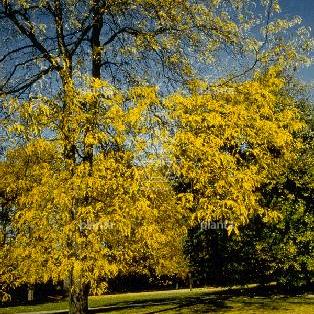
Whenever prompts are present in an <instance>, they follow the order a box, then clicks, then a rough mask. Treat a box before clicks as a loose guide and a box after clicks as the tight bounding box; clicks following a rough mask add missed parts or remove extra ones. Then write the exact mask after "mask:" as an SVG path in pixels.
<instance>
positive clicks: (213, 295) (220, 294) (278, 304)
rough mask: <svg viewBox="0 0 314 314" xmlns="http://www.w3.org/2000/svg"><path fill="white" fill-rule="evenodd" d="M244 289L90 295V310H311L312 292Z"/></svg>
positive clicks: (6, 313)
mask: <svg viewBox="0 0 314 314" xmlns="http://www.w3.org/2000/svg"><path fill="white" fill-rule="evenodd" d="M263 295H264V296H261V295H260V294H259V293H257V292H254V291H249V292H248V291H246V290H232V291H230V290H226V289H218V288H217V289H214V288H211V289H209V288H208V289H205V288H204V289H194V290H193V291H189V290H171V291H156V292H140V293H126V294H117V295H106V296H98V297H90V298H89V306H90V308H98V309H94V310H92V311H91V313H99V314H100V313H117V314H126V313H130V314H153V313H163V314H175V313H178V314H197V313H230V314H253V313H254V314H268V313H273V314H275V313H276V314H277V313H278V314H290V313H291V314H312V313H314V296H313V295H310V294H305V295H299V296H284V295H270V294H269V295H267V296H265V294H263ZM67 306H68V304H67V302H66V301H60V302H53V303H45V304H39V305H34V306H17V307H10V308H0V313H1V314H13V313H26V312H39V311H57V310H65V309H67Z"/></svg>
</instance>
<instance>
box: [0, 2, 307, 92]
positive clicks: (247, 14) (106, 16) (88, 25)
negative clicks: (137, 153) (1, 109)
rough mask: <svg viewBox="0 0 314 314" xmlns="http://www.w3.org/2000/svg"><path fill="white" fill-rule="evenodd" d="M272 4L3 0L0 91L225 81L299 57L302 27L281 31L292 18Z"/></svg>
mask: <svg viewBox="0 0 314 314" xmlns="http://www.w3.org/2000/svg"><path fill="white" fill-rule="evenodd" d="M279 10H280V9H279V6H278V1H277V0H269V1H268V0H267V1H261V2H260V3H258V6H257V7H256V6H255V3H254V2H253V1H251V0H240V1H239V0H232V1H219V0H218V1H217V0H211V1H187V0H184V1H182V0H175V1H169V0H160V1H149V0H136V1H128V0H125V1H103V0H94V1H89V0H84V1H78V0H40V1H39V0H38V1H34V0H23V1H22V0H14V1H7V0H2V1H1V3H0V23H1V24H0V26H1V30H2V41H1V51H0V53H1V55H2V57H1V58H0V64H1V74H0V90H1V92H2V93H5V94H15V95H17V96H19V95H20V96H24V97H25V96H26V95H27V94H29V93H32V94H34V93H37V92H38V91H39V92H41V93H45V94H47V93H48V92H49V93H51V94H54V93H55V90H56V89H58V88H59V87H63V88H64V85H65V84H66V82H67V81H68V80H69V79H70V78H71V77H72V76H73V74H77V73H79V74H82V73H83V74H88V75H91V76H92V77H94V78H102V79H105V80H108V81H109V82H110V83H112V84H114V85H117V84H118V85H119V86H126V85H134V84H137V83H138V82H143V81H148V82H149V84H154V85H155V84H160V85H162V86H163V89H169V88H170V85H171V84H172V85H173V84H174V86H177V85H178V84H180V82H181V83H185V82H187V81H189V80H190V79H191V78H199V77H203V78H204V77H205V78H206V79H209V80H210V79H211V80H212V79H217V75H218V76H219V77H222V78H224V80H226V79H227V80H229V79H232V78H233V77H239V76H241V75H244V74H248V73H249V72H250V71H251V70H252V69H253V68H255V67H257V66H260V65H261V64H265V62H271V61H270V60H273V61H276V60H278V58H283V57H285V56H286V58H285V59H286V62H287V61H288V60H291V59H289V56H291V55H294V56H298V58H297V59H298V60H302V61H304V60H305V59H306V56H307V54H308V50H309V49H310V46H311V45H310V42H309V32H308V30H307V29H306V28H304V27H303V28H301V29H300V30H299V31H296V32H297V35H298V36H295V37H294V38H293V39H291V38H289V35H287V34H285V33H284V31H285V30H286V29H289V28H291V27H293V26H295V25H298V24H299V23H300V19H299V18H296V19H294V20H291V21H289V20H286V19H279V18H276V16H275V14H276V13H277V12H279ZM260 13H261V14H264V18H262V19H261V16H260ZM258 28H260V33H257V32H256V29H258ZM230 56H232V58H230ZM225 60H226V62H225ZM296 63H297V60H296V58H294V63H293V64H296ZM222 64H224V66H223V67H219V65H222ZM243 64H245V68H244V69H243ZM204 68H206V69H207V68H208V70H207V71H204ZM228 69H229V70H228ZM230 69H232V70H231V71H230ZM214 73H216V74H214ZM227 75H231V76H228V77H226V76H227ZM75 79H76V80H78V79H79V78H78V77H75ZM77 83H79V82H77Z"/></svg>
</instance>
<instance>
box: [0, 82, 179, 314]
mask: <svg viewBox="0 0 314 314" xmlns="http://www.w3.org/2000/svg"><path fill="white" fill-rule="evenodd" d="M91 85H92V86H90V88H89V89H88V90H87V91H83V90H78V89H77V90H73V92H74V91H75V95H74V94H73V95H72V98H71V99H67V102H66V105H67V107H66V110H65V109H64V99H63V98H62V97H61V98H58V97H56V98H55V99H51V98H49V99H46V98H37V99H30V100H28V101H21V102H18V101H17V100H14V101H12V102H10V103H9V104H8V106H10V110H11V112H12V115H11V118H10V119H7V120H6V121H5V122H6V124H7V125H6V127H7V129H8V130H10V132H12V133H11V136H12V137H11V139H12V141H14V142H16V143H15V145H14V148H12V149H10V150H8V152H7V155H6V159H5V160H4V161H2V163H1V169H2V172H1V175H2V177H3V179H4V180H3V182H4V183H3V185H4V190H5V191H6V195H9V194H12V195H15V197H16V199H15V202H14V209H15V212H14V216H13V217H12V222H11V225H10V226H11V228H12V230H13V235H12V237H11V238H10V239H8V240H7V241H5V243H3V244H2V250H1V260H4V261H5V267H4V268H2V269H1V273H2V276H1V278H2V280H3V281H5V282H9V283H10V282H11V283H14V285H15V286H16V285H20V284H24V283H29V284H34V283H37V282H47V281H48V280H51V279H52V280H53V281H54V282H58V281H60V280H65V279H68V278H70V286H71V289H70V313H86V312H87V308H88V306H87V296H88V292H89V290H90V289H92V290H93V291H94V293H97V292H102V291H104V289H105V285H106V280H108V278H111V277H113V276H114V275H116V274H117V273H118V272H119V271H122V272H123V271H124V272H125V271H126V269H131V267H133V269H137V271H139V272H141V271H142V272H143V271H145V270H146V271H147V270H148V269H150V268H151V269H155V270H156V272H157V273H162V272H173V273H178V272H179V271H180V265H179V261H180V246H181V243H180V239H181V238H182V235H183V234H184V228H182V225H181V222H180V221H181V220H182V216H183V213H182V212H180V210H179V209H176V207H175V206H174V205H175V204H174V201H173V200H174V197H173V196H172V191H171V189H170V186H168V188H167V182H166V181H165V182H162V184H163V189H161V190H160V191H158V190H156V187H155V186H153V184H154V182H151V181H150V180H149V178H150V176H148V179H147V178H146V177H147V174H148V173H149V172H150V171H152V170H150V167H148V166H147V167H143V166H141V165H139V164H138V161H139V156H140V154H141V153H142V152H143V150H144V148H145V146H146V145H147V141H145V140H144V139H145V134H146V132H147V120H148V116H149V115H148V114H147V112H148V111H149V107H150V106H151V105H152V104H154V103H156V102H158V101H159V100H158V97H157V96H156V90H155V89H154V88H151V87H143V88H133V89H130V90H129V91H128V92H127V93H121V92H119V91H118V90H116V89H113V88H112V87H111V86H109V85H108V84H107V83H106V82H102V81H99V80H96V81H93V82H91ZM91 106H92V108H93V109H91V108H90V107H91ZM47 133H49V135H48V134H47ZM47 137H49V138H50V139H47ZM69 143H75V145H72V146H70V147H68V146H67V145H68V144H69ZM145 176H146V177H145ZM145 178H146V179H145ZM169 209H171V210H169ZM169 241H171V244H172V245H171V246H169ZM181 263H182V264H183V263H184V261H183V259H182V262H181ZM8 264H9V265H8ZM177 265H179V266H177Z"/></svg>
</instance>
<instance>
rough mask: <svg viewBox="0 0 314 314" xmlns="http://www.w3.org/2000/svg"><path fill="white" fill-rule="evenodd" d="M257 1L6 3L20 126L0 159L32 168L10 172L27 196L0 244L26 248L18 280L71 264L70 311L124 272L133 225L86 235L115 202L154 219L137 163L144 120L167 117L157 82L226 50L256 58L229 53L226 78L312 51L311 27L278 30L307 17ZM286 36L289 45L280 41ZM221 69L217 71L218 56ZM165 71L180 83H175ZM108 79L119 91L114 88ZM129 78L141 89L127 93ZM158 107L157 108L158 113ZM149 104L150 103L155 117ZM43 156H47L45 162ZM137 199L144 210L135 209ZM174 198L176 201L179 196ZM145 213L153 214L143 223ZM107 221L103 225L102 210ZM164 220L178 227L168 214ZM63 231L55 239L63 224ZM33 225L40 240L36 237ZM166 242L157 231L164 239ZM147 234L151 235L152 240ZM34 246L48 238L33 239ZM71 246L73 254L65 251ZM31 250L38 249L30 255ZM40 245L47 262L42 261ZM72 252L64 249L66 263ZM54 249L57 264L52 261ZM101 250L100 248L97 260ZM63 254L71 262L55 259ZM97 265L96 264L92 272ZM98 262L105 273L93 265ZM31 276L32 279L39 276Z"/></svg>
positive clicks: (188, 80)
mask: <svg viewBox="0 0 314 314" xmlns="http://www.w3.org/2000/svg"><path fill="white" fill-rule="evenodd" d="M261 4H262V5H261V7H260V9H261V10H263V11H266V14H265V20H263V21H261V22H260V19H259V18H258V17H257V16H255V15H254V14H253V13H252V8H253V5H254V2H253V1H249V0H241V1H238V0H236V1H216V0H213V1H208V2H204V1H194V2H193V1H192V2H191V1H187V0H184V1H181V0H180V1H179V0H175V1H168V0H162V1H157V2H156V1H149V0H138V1H101V0H94V1H76V0H64V1H61V0H60V1H57V0H56V1H52V0H51V1H49V0H40V1H31V0H19V1H18V0H16V1H15V0H14V1H6V0H3V1H1V4H0V22H1V29H3V45H1V55H2V57H1V59H0V63H1V76H0V89H1V96H2V98H1V103H0V104H1V114H2V115H4V119H2V121H3V123H4V124H5V131H8V130H10V131H11V132H13V133H12V134H13V135H12V137H11V139H10V141H7V140H6V147H8V148H10V147H11V148H12V147H13V148H12V150H11V149H9V151H8V153H7V155H6V158H5V160H4V164H3V165H4V166H3V167H4V169H8V168H7V167H10V166H12V162H10V158H13V159H14V160H16V164H22V165H25V167H24V166H22V167H21V168H19V169H21V174H23V173H25V172H23V171H22V169H24V168H25V169H28V170H27V175H24V176H23V175H21V174H19V172H18V171H17V172H16V171H15V170H14V171H13V173H17V178H19V180H15V179H14V178H13V179H12V178H11V177H9V178H8V179H7V182H9V183H12V185H13V186H11V185H10V184H9V186H8V187H6V188H5V189H6V191H8V190H9V191H10V190H11V189H13V191H16V192H19V193H18V194H17V200H16V203H15V204H14V206H13V207H14V208H13V209H14V210H16V213H14V219H13V221H12V224H13V226H14V227H15V229H16V232H17V233H16V235H15V237H13V240H12V241H13V242H12V243H10V245H7V244H5V249H4V250H3V252H5V254H15V253H14V252H20V253H21V254H20V257H21V258H20V259H16V260H15V261H16V264H15V265H13V266H14V267H13V269H17V272H16V274H18V273H20V276H21V279H20V280H17V282H23V280H25V277H24V279H23V274H25V273H26V270H27V271H29V274H35V272H34V271H33V272H32V271H31V269H36V267H38V269H40V265H42V264H41V263H47V265H46V264H45V266H47V270H48V273H46V274H42V277H41V278H40V279H41V280H46V279H47V278H48V277H49V276H52V277H53V278H56V277H58V276H59V277H63V278H64V276H65V274H66V273H67V270H68V269H70V273H71V276H72V279H73V278H74V281H73V280H72V282H73V289H72V290H71V291H72V293H73V295H72V301H73V302H72V303H71V306H72V305H73V304H74V305H75V306H77V309H72V308H71V311H72V312H75V311H77V312H84V311H85V310H86V306H87V305H86V293H87V291H88V288H89V285H93V284H94V283H95V284H96V283H97V282H96V281H97V280H96V278H99V277H101V276H110V275H111V274H113V273H115V272H116V271H117V266H116V265H117V264H119V263H118V262H117V263H115V258H114V257H113V256H119V257H120V258H121V259H120V260H122V257H124V258H125V259H127V256H125V255H124V254H122V253H121V251H120V249H122V247H123V243H128V241H129V240H130V239H129V238H128V232H127V230H129V229H128V228H127V227H126V228H125V229H123V228H121V230H120V229H119V228H120V227H119V228H118V230H119V232H117V234H115V237H114V238H110V237H109V238H107V237H106V238H105V239H103V237H104V234H105V233H100V234H99V235H98V234H97V235H95V234H94V233H92V236H89V232H88V231H86V230H85V229H86V224H87V225H89V224H92V225H93V224H95V223H96V220H97V221H98V218H96V217H97V215H98V213H99V211H100V212H102V211H103V210H105V209H106V210H107V209H108V206H109V207H110V208H116V207H118V209H115V210H116V211H117V212H118V213H119V210H121V215H120V216H119V215H117V216H113V217H111V218H110V219H112V220H111V221H114V223H115V224H117V226H121V224H122V222H123V221H124V222H125V220H126V219H127V218H126V217H128V219H131V220H132V221H135V222H136V221H138V222H141V223H142V224H143V225H145V226H147V223H148V221H150V218H149V217H148V216H147V217H146V216H145V213H155V214H156V215H157V212H156V210H155V211H153V210H152V211H149V210H148V208H151V207H154V205H152V204H154V202H153V201H152V200H153V199H155V198H152V197H151V196H149V195H146V194H145V193H143V192H142V191H141V189H140V186H141V185H140V182H142V181H145V180H141V179H140V178H144V177H145V176H144V174H143V172H145V171H144V169H143V168H141V167H140V166H139V165H138V164H137V162H138V161H139V160H140V159H141V157H143V155H145V154H144V152H145V153H146V151H145V150H143V146H145V144H147V143H148V140H147V139H148V138H149V137H150V136H149V133H150V132H149V130H148V129H149V128H148V127H150V128H151V127H152V126H153V125H154V123H156V120H154V119H157V120H160V115H158V113H160V112H162V113H163V114H164V112H163V111H162V110H163V109H159V108H160V107H159V106H158V101H159V100H158V97H157V95H156V91H155V89H154V88H152V87H151V86H153V85H157V84H160V85H161V87H162V88H161V89H160V93H162V94H165V93H167V92H168V91H167V88H168V87H169V89H170V90H171V88H173V87H177V86H183V88H184V89H185V86H188V85H190V86H191V85H193V84H194V83H195V80H194V79H198V78H199V77H207V79H208V80H209V81H210V78H208V76H209V74H208V72H209V71H205V72H206V73H202V69H203V68H204V65H206V66H208V65H209V64H211V62H213V60H216V59H217V58H221V59H224V57H225V55H226V54H228V55H229V54H230V52H232V53H234V56H235V59H237V60H238V61H241V65H242V64H243V63H245V64H247V63H249V64H250V65H249V66H248V67H247V68H246V69H245V70H243V69H242V68H240V69H239V63H236V62H234V63H232V62H231V61H232V60H230V59H229V60H228V61H227V65H228V67H225V68H224V69H225V70H226V69H227V68H232V71H228V72H227V73H226V72H223V77H224V79H223V80H221V81H220V82H219V84H226V83H227V82H229V81H232V79H233V78H238V77H240V76H242V75H244V76H245V75H247V74H248V73H250V71H251V70H252V69H253V68H255V67H256V66H258V65H259V66H260V65H264V64H269V63H270V62H275V61H277V60H278V59H281V60H282V58H284V57H285V56H287V60H292V59H291V58H288V56H289V55H294V56H297V58H296V59H293V61H295V60H299V59H301V60H303V58H306V53H307V51H308V50H309V43H308V41H307V40H306V37H307V31H306V30H305V29H303V30H302V29H301V30H300V33H299V35H300V36H298V37H297V40H298V43H299V45H297V44H296V42H294V41H289V40H288V39H285V38H284V37H282V36H281V35H282V30H284V29H286V28H289V27H290V26H293V25H295V24H298V23H299V20H298V19H296V20H294V21H292V22H290V21H286V20H280V21H277V23H276V22H275V20H274V21H272V17H273V14H274V13H275V12H277V11H278V10H279V7H278V4H277V2H276V1H262V2H261ZM259 26H262V28H263V29H262V33H261V34H259V35H258V36H256V32H255V31H254V30H255V29H256V28H258V27H259ZM281 41H283V44H281V45H279V46H278V45H276V43H278V42H281ZM227 59H228V58H227ZM196 61H197V62H196ZM231 63H232V64H234V67H231ZM286 64H289V62H286ZM216 67H217V68H216ZM213 68H214V69H215V70H219V68H218V62H216V63H214V65H213ZM235 72H236V73H235ZM168 78H169V79H170V82H172V83H173V84H175V85H174V86H172V87H171V86H168ZM107 81H109V83H111V84H114V86H115V87H116V88H112V87H110V85H106V84H107V83H106V82H107ZM130 86H131V87H134V88H131V89H128V88H129V87H130ZM141 86H142V87H141ZM166 87H167V88H166ZM156 104H157V105H156ZM155 105H156V107H157V109H156V110H157V112H156V111H154V110H153V109H154V108H155ZM147 107H149V108H150V109H151V110H150V111H149V113H148V112H147V110H146V109H147ZM158 110H159V111H158ZM1 117H2V116H1ZM144 117H145V118H144ZM143 119H144V121H143ZM8 121H9V122H8ZM137 123H139V124H137ZM151 133H152V132H151ZM135 135H138V139H137V140H134V136H135ZM141 150H142V151H141ZM149 150H150V149H148V151H149ZM23 151H26V153H25V154H23V153H22V152H23ZM27 152H28V153H27ZM37 152H38V153H40V156H37V155H36V154H37ZM46 154H48V155H46ZM14 156H15V157H14ZM46 158H48V161H47V162H43V160H46ZM29 160H30V163H28V161H29ZM144 160H145V158H144ZM25 163H26V164H25ZM26 165H27V167H26ZM105 170H106V172H105V173H104V171H105ZM41 173H43V174H41ZM107 176H108V177H107ZM105 178H106V179H105ZM19 184H22V185H21V186H20V185H19ZM99 184H101V189H100V186H99ZM16 185H17V186H16ZM116 189H117V191H116V192H115V190H116ZM53 191H55V192H53ZM166 191H169V195H168V196H167V197H166V195H165V198H162V199H165V200H169V199H170V200H171V199H172V198H171V195H172V194H171V190H168V189H166ZM147 193H148V192H147ZM157 194H158V193H156V194H155V196H156V195H157ZM39 195H40V196H41V195H45V197H39ZM98 201H99V203H97V202H98ZM118 204H119V206H118ZM131 204H132V205H131ZM136 206H139V208H140V209H141V210H138V211H136V210H134V211H132V210H131V208H133V209H134V208H136ZM168 206H170V208H172V206H174V205H173V201H171V202H170V205H168ZM42 208H44V210H43V212H41V209H42ZM162 208H166V206H165V205H164V206H163V207H162ZM122 209H123V211H122ZM65 212H66V214H65ZM161 212H163V211H161ZM161 212H160V213H161ZM167 213H168V214H172V213H173V214H174V215H175V216H176V213H178V214H179V213H182V211H181V209H180V208H179V212H177V210H174V211H173V212H172V211H169V212H167ZM133 214H134V215H135V216H132V215H133ZM137 214H138V215H144V217H146V218H147V219H146V218H145V219H144V218H143V219H139V218H137V217H136V215H137ZM28 215H29V216H28ZM51 215H52V217H51ZM94 215H96V216H94ZM108 215H109V216H110V215H111V214H110V213H108ZM157 216H158V215H157ZM179 216H180V214H179ZM54 217H58V221H56V218H54ZM132 217H133V218H132ZM158 217H159V216H158ZM80 219H81V221H80ZM99 219H103V221H102V222H103V223H106V222H107V216H106V215H104V217H102V216H101V217H100V218H99ZM119 219H120V220H119ZM123 219H124V220H123ZM156 219H157V218H156ZM34 221H36V222H38V223H39V222H42V223H41V224H40V228H39V229H38V234H37V233H36V232H37V231H36V230H35V231H34V230H33V228H34V226H33V225H32V224H33V223H34ZM145 221H146V223H144V222H145ZM167 221H168V222H169V224H170V222H171V221H172V219H170V218H169V219H167ZM22 223H24V224H23V225H22ZM27 223H29V224H31V226H28V224H27ZM81 223H82V226H83V227H82V226H81ZM119 223H120V224H119ZM80 226H81V227H80ZM127 226H129V224H127ZM132 226H133V227H134V226H137V223H133V224H132ZM156 226H159V228H161V229H162V228H165V230H166V229H167V228H168V227H169V225H168V224H167V223H166V224H165V225H164V224H157V223H156ZM163 226H164V227H163ZM28 227H29V228H30V229H29V228H28ZM81 229H83V230H81ZM139 229H141V228H140V227H139ZM146 229H147V231H146V232H143V234H144V235H146V236H147V238H146V240H147V241H146V242H147V243H149V244H150V245H152V242H151V241H148V235H149V237H151V239H155V236H153V235H154V234H161V235H164V236H167V237H166V238H168V235H169V234H171V232H170V233H169V232H166V231H165V230H163V232H161V230H160V233H158V232H157V231H158V228H157V231H156V228H152V227H151V228H148V227H147V228H146ZM146 229H145V230H146ZM60 230H62V233H61V235H60V236H61V237H60V238H59V237H56V233H55V232H60ZM141 230H142V229H141ZM178 230H181V229H178ZM48 231H50V232H48ZM34 233H35V238H36V239H37V240H38V241H34V242H31V238H30V237H31V236H33V235H34ZM140 234H142V233H139V235H140ZM139 235H138V236H139ZM68 237H69V239H68ZM166 238H163V237H161V239H164V242H165V241H166ZM58 239H59V240H58ZM134 239H137V238H136V237H135V238H134ZM68 240H69V241H68ZM60 241H61V243H59V242H60ZM88 241H90V242H88ZM93 241H95V242H93ZM103 241H105V242H106V243H107V242H108V243H109V244H110V241H113V243H111V244H110V245H111V246H110V247H109V248H108V247H106V246H105V247H103V246H102V245H101V243H103ZM143 241H144V243H146V242H145V237H144V238H143ZM36 242H39V243H42V246H38V245H36V246H35V247H34V244H35V243H36ZM47 242H50V243H53V244H54V245H52V247H53V250H55V251H49V248H48V247H47ZM77 242H78V243H79V244H77ZM31 243H33V245H32V244H31ZM88 243H90V244H91V243H98V244H97V246H96V247H95V251H94V253H93V254H94V255H93V254H90V256H89V255H88V254H87V250H88V249H87V248H88V245H87V244H88ZM109 244H108V245H109ZM132 244H134V247H137V248H138V245H136V244H135V243H133V242H132ZM14 245H16V249H15V250H13V249H12V248H13V247H14ZM63 245H65V247H66V248H67V249H66V250H65V251H63V250H61V249H60V247H63ZM22 247H23V248H24V247H27V248H28V249H25V250H24V249H23V250H22V249H21V248H22ZM142 247H143V245H141V248H142ZM144 247H145V245H144ZM148 247H150V246H149V245H148ZM18 248H20V250H18ZM83 248H84V250H85V251H84V250H83ZM129 248H130V250H131V249H132V248H133V245H129ZM32 249H34V250H35V251H34V254H33V253H32V254H31V253H30V251H31V250H32ZM81 249H82V250H81ZM38 250H41V251H40V254H42V258H38V257H39V255H40V254H38V252H39V251H38ZM60 250H61V253H60ZM77 250H78V251H77ZM49 252H50V253H51V254H50V253H49ZM64 252H65V254H68V255H66V256H65V257H64V258H62V259H61V257H62V254H63V253H64ZM119 252H120V253H119ZM22 253H23V254H24V255H23V254H22ZM35 253H36V254H35ZM44 253H45V254H44ZM3 254H4V253H3ZM27 254H29V255H27ZM30 254H31V255H30ZM52 255H53V256H55V257H57V260H54V259H52V258H47V257H48V256H50V257H51V256H52ZM99 255H101V256H103V258H102V259H100V261H99V260H98V257H99ZM148 255H150V254H148ZM152 255H153V254H152ZM172 255H173V252H172ZM3 256H4V257H5V256H6V255H3ZM29 256H34V257H35V258H36V260H35V261H33V262H34V263H35V265H33V266H30V265H29V264H27V262H25V261H31V259H29ZM58 256H61V257H60V259H58ZM86 256H88V257H86ZM23 257H24V258H23ZM85 258H86V260H85ZM81 259H83V260H81ZM58 260H59V261H60V260H62V261H64V263H65V264H60V265H59V264H58ZM143 260H144V259H143ZM49 261H50V264H49ZM94 263H96V264H97V263H98V264H97V265H100V266H99V267H95V271H92V270H91V267H92V266H91V265H93V264H94ZM102 263H104V264H102ZM121 263H122V262H121ZM101 265H102V266H105V267H104V270H103V272H100V273H97V272H98V271H99V269H100V268H102V266H101ZM21 267H22V268H21ZM23 267H24V268H23ZM21 274H22V275H21ZM39 274H40V273H39ZM48 274H49V275H48ZM53 274H58V275H56V277H54V276H55V275H53ZM83 274H84V275H83ZM85 274H86V275H85ZM30 280H31V281H34V280H35V275H34V277H32V276H30Z"/></svg>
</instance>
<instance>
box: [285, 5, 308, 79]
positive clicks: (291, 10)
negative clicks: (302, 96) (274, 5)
mask: <svg viewBox="0 0 314 314" xmlns="http://www.w3.org/2000/svg"><path fill="white" fill-rule="evenodd" d="M279 3H280V6H281V9H282V15H284V16H287V17H291V16H295V15H299V16H301V17H302V19H303V24H304V25H305V26H310V27H311V28H312V32H311V34H312V36H313V37H314V0H279ZM300 77H301V79H302V80H305V81H312V82H313V81H314V65H312V66H311V67H308V68H305V69H303V70H302V71H301V73H300Z"/></svg>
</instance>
